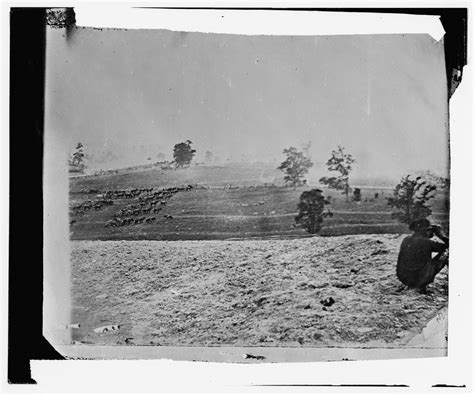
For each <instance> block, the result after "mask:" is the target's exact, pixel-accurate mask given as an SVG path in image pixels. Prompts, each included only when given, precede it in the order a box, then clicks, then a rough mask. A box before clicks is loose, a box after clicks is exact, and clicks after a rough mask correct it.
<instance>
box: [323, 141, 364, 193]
mask: <svg viewBox="0 0 474 395" xmlns="http://www.w3.org/2000/svg"><path fill="white" fill-rule="evenodd" d="M353 163H355V159H354V158H353V157H352V155H351V154H346V153H345V152H344V148H343V147H341V146H340V145H338V146H337V150H335V151H332V153H331V157H330V158H329V159H328V161H327V162H326V166H327V167H328V170H329V171H332V172H337V173H339V175H338V176H335V177H322V178H320V179H319V182H320V183H321V184H324V185H327V186H328V187H329V188H332V189H336V190H339V191H342V194H343V195H346V202H348V201H349V192H350V189H351V188H350V185H349V173H350V172H351V171H352V164H353Z"/></svg>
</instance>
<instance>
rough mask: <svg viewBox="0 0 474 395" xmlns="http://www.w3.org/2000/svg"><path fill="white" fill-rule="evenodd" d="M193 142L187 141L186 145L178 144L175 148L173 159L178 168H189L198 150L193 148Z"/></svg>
mask: <svg viewBox="0 0 474 395" xmlns="http://www.w3.org/2000/svg"><path fill="white" fill-rule="evenodd" d="M191 144H192V141H191V140H186V141H185V142H184V143H178V144H176V145H175V146H174V148H173V158H174V161H175V163H176V167H184V166H189V164H190V163H191V161H192V160H193V158H194V154H195V152H196V150H194V149H192V148H191Z"/></svg>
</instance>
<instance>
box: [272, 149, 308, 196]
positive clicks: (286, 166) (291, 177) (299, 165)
mask: <svg viewBox="0 0 474 395" xmlns="http://www.w3.org/2000/svg"><path fill="white" fill-rule="evenodd" d="M283 153H284V154H285V155H286V159H285V160H284V161H283V162H282V163H281V165H280V166H279V167H278V170H281V171H283V172H284V173H285V177H284V180H285V183H286V184H288V185H290V186H292V187H293V188H294V189H296V187H297V186H299V185H303V184H306V180H305V179H304V176H305V175H306V174H307V173H308V170H309V169H310V168H311V166H313V162H311V159H310V158H308V157H307V156H305V155H304V153H303V152H301V151H298V150H297V149H296V148H295V147H290V148H285V149H284V150H283Z"/></svg>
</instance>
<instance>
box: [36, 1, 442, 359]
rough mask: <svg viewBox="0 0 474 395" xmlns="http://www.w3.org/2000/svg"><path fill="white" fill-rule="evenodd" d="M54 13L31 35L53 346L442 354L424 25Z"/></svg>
mask: <svg viewBox="0 0 474 395" xmlns="http://www.w3.org/2000/svg"><path fill="white" fill-rule="evenodd" d="M73 17H74V16H72V17H71V16H70V15H69V16H68V15H67V13H66V14H65V13H64V12H63V11H61V10H59V11H58V10H52V11H50V12H49V14H48V26H47V32H46V66H45V73H46V83H45V90H46V92H45V102H46V104H45V142H46V145H47V147H48V150H47V151H46V152H45V166H46V168H49V169H55V170H54V171H56V173H54V172H53V173H50V175H49V176H48V175H47V174H45V198H46V200H47V202H49V207H52V208H51V211H50V214H49V215H47V216H46V221H48V223H49V224H50V225H49V226H52V227H54V229H56V230H57V229H64V232H63V233H62V238H61V237H59V238H58V239H47V236H46V241H47V242H48V243H49V244H48V247H46V250H45V253H47V254H53V255H54V256H56V257H59V258H57V259H56V260H54V259H53V260H52V261H51V262H54V265H57V266H54V267H53V268H50V269H47V270H49V271H47V273H50V274H51V273H56V274H58V273H60V274H63V275H67V279H68V281H66V283H67V284H62V283H58V282H56V283H48V284H46V285H45V286H46V294H45V295H46V299H48V297H49V296H51V295H53V296H54V297H53V299H54V298H56V299H55V301H56V303H53V306H54V307H53V310H54V309H59V310H58V311H53V312H49V313H48V312H45V324H44V325H45V328H47V334H48V336H49V338H50V339H53V340H52V344H53V345H55V346H56V347H57V348H58V349H59V350H67V353H68V356H70V357H71V358H75V357H81V358H88V357H90V358H94V357H98V354H97V351H94V350H97V349H100V347H103V346H107V347H108V348H102V349H103V350H109V351H107V352H105V351H104V353H105V354H100V355H99V356H100V357H102V358H117V359H120V358H127V357H128V356H129V355H132V354H133V355H135V354H134V353H135V352H136V353H137V354H136V355H135V357H140V356H141V357H143V356H145V357H149V356H148V354H146V353H147V352H148V351H146V350H158V352H159V350H160V349H168V348H170V347H171V348H177V349H179V348H185V347H194V348H196V347H203V348H209V349H214V350H216V348H217V350H218V349H219V348H221V349H222V350H226V352H224V353H223V354H222V353H220V354H218V352H216V355H217V354H218V355H217V356H216V355H214V356H209V357H207V356H203V357H202V358H200V357H199V356H196V355H194V357H193V358H194V359H198V360H199V359H202V360H206V358H209V360H219V361H221V360H222V361H233V362H235V361H237V362H252V363H259V362H281V361H289V360H291V361H292V360H295V361H298V360H299V358H300V357H301V355H302V354H298V350H309V351H308V352H309V354H307V355H310V357H307V356H306V357H305V358H310V359H313V360H360V359H387V358H401V357H403V358H411V357H442V356H446V355H447V345H448V333H447V323H448V322H447V320H448V273H449V233H450V232H449V230H450V223H449V213H450V150H449V116H448V100H449V96H450V94H451V92H449V90H448V87H449V86H450V85H449V84H448V83H447V82H448V81H447V75H446V64H445V43H444V40H443V38H442V37H441V38H434V37H433V36H431V35H429V34H361V35H345V34H340V35H334V34H333V35H271V34H266V35H263V34H223V33H214V32H208V33H205V32H195V31H174V30H168V29H120V28H107V27H103V28H99V27H87V26H80V25H78V24H76V23H74V20H68V18H73ZM48 166H49V167H48ZM51 174H53V175H51ZM54 174H59V175H65V177H64V180H63V179H62V178H61V177H56V176H54ZM57 190H60V191H62V193H59V194H55V193H54V192H53V191H57ZM48 194H49V195H48ZM62 197H64V202H66V203H64V204H63V203H61V199H62ZM48 199H49V200H48ZM47 204H48V203H47ZM45 229H46V230H45V232H46V231H47V228H45ZM63 239H66V240H67V243H62V242H61V240H63ZM57 262H62V263H61V264H59V263H57ZM62 264H64V265H65V266H64V267H62V266H61V265H62ZM58 275H59V274H58ZM55 287H57V288H62V289H63V290H65V293H64V295H63V296H64V297H63V298H60V297H59V296H58V295H59V294H60V293H59V292H58V293H55V291H54V289H55ZM48 292H49V293H48ZM48 295H49V296H48ZM58 299H61V303H59V300H58ZM48 300H51V297H49V299H48ZM59 305H60V306H61V307H58V306H59ZM60 346H64V347H63V348H61V347H60ZM69 346H70V347H69ZM112 346H114V347H116V348H115V350H118V351H116V352H114V351H110V349H112ZM139 346H148V347H147V348H144V347H139ZM143 350H145V351H143ZM232 350H236V351H235V352H233V351H232ZM285 350H286V351H285ZM318 350H319V351H318ZM321 350H323V351H321ZM324 350H326V351H327V353H325V352H324ZM371 350H376V351H377V352H376V353H370V352H371ZM293 351H295V354H291V352H293ZM140 353H141V354H140ZM226 353H227V354H226ZM311 353H312V354H311ZM305 355H306V354H305Z"/></svg>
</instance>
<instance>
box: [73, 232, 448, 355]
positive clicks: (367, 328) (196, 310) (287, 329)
mask: <svg viewBox="0 0 474 395" xmlns="http://www.w3.org/2000/svg"><path fill="white" fill-rule="evenodd" d="M403 237H405V235H384V234H379V235H351V236H340V237H314V238H305V239H292V240H241V241H240V240H239V241H238V240H236V241H72V242H71V245H72V281H73V288H72V297H73V312H72V320H73V321H72V322H75V323H79V324H80V328H79V329H74V333H73V339H74V340H75V341H76V342H80V343H86V344H93V345H162V346H259V347H261V346H273V347H275V346H276V347H282V346H283V347H284V346H288V347H327V346H338V345H344V346H350V345H358V346H371V345H374V344H380V343H383V344H386V343H389V344H390V346H391V347H403V346H404V345H406V344H407V342H409V340H410V339H411V338H413V337H414V336H415V335H417V334H419V333H420V332H421V331H422V329H423V327H424V326H425V325H426V324H427V323H428V322H429V321H430V319H432V318H433V317H434V316H435V315H436V314H437V312H438V311H439V310H440V309H442V308H443V307H445V306H446V305H447V289H448V280H447V270H446V269H444V270H443V272H442V273H441V274H440V275H439V276H438V278H437V280H436V281H435V283H434V286H433V285H432V286H431V287H432V288H431V290H432V291H433V292H432V294H430V295H420V294H418V293H417V292H415V291H411V290H405V291H399V290H398V289H399V285H400V283H399V282H398V280H397V279H396V277H395V265H396V258H397V253H398V248H399V246H400V242H401V240H402V238H403ZM330 297H332V298H333V299H334V301H335V303H334V304H332V305H331V306H330V307H324V306H323V305H322V304H321V301H322V300H323V299H326V298H330ZM117 324H120V328H119V330H115V331H109V332H106V333H102V334H98V333H95V332H94V331H93V330H94V329H95V328H98V327H102V326H106V325H117Z"/></svg>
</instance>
